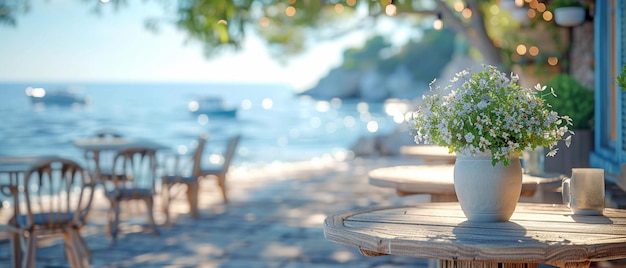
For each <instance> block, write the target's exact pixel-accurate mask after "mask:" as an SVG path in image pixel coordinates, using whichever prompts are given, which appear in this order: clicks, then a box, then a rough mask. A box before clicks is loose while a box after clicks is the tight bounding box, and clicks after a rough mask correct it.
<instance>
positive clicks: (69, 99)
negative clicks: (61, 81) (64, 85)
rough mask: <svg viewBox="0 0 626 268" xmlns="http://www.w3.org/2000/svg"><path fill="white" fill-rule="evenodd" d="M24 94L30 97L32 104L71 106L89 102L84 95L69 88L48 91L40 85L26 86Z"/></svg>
mask: <svg viewBox="0 0 626 268" xmlns="http://www.w3.org/2000/svg"><path fill="white" fill-rule="evenodd" d="M26 96H28V97H29V98H30V100H31V102H32V103H33V104H47V105H59V106H71V105H75V104H78V105H84V104H87V103H88V102H89V100H88V99H87V98H86V97H84V96H80V95H79V94H77V93H76V92H73V91H70V90H54V91H48V90H45V89H44V88H41V87H37V88H34V87H28V88H26Z"/></svg>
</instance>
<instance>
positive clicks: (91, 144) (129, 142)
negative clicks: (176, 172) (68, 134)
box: [73, 137, 169, 179]
mask: <svg viewBox="0 0 626 268" xmlns="http://www.w3.org/2000/svg"><path fill="white" fill-rule="evenodd" d="M73 143H74V146H76V147H78V148H80V149H83V150H84V151H85V152H88V151H89V152H92V153H93V155H92V156H91V157H92V158H93V159H92V160H93V162H94V164H95V166H94V167H89V168H91V169H93V170H92V171H93V172H95V174H96V175H95V176H97V177H99V176H100V174H102V170H101V169H102V163H101V160H100V158H101V157H100V156H101V153H102V152H104V151H110V152H116V151H120V150H124V149H128V148H135V147H147V148H152V149H156V150H162V149H169V147H167V146H164V145H162V144H159V143H156V142H153V141H150V140H146V139H128V138H120V137H115V138H86V139H77V140H74V141H73ZM86 157H87V156H86ZM112 157H113V156H111V158H112ZM111 160H112V159H111ZM88 161H89V160H88ZM98 179H100V178H98Z"/></svg>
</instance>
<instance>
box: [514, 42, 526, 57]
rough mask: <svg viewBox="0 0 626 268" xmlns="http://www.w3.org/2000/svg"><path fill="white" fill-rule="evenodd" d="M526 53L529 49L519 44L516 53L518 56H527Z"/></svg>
mask: <svg viewBox="0 0 626 268" xmlns="http://www.w3.org/2000/svg"><path fill="white" fill-rule="evenodd" d="M526 51H527V48H526V46H525V45H524V44H519V45H517V47H516V48H515V52H517V54H519V55H525V54H526Z"/></svg>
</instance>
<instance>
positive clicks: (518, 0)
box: [515, 0, 524, 7]
mask: <svg viewBox="0 0 626 268" xmlns="http://www.w3.org/2000/svg"><path fill="white" fill-rule="evenodd" d="M515 5H516V6H517V7H523V6H524V0H515Z"/></svg>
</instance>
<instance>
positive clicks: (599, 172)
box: [562, 168, 604, 215]
mask: <svg viewBox="0 0 626 268" xmlns="http://www.w3.org/2000/svg"><path fill="white" fill-rule="evenodd" d="M562 186H563V187H562V189H563V190H562V195H563V203H564V204H565V205H567V207H569V208H570V209H571V210H572V211H573V212H574V214H579V215H602V213H603V212H604V169H601V168H572V176H571V178H564V179H563V183H562Z"/></svg>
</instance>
